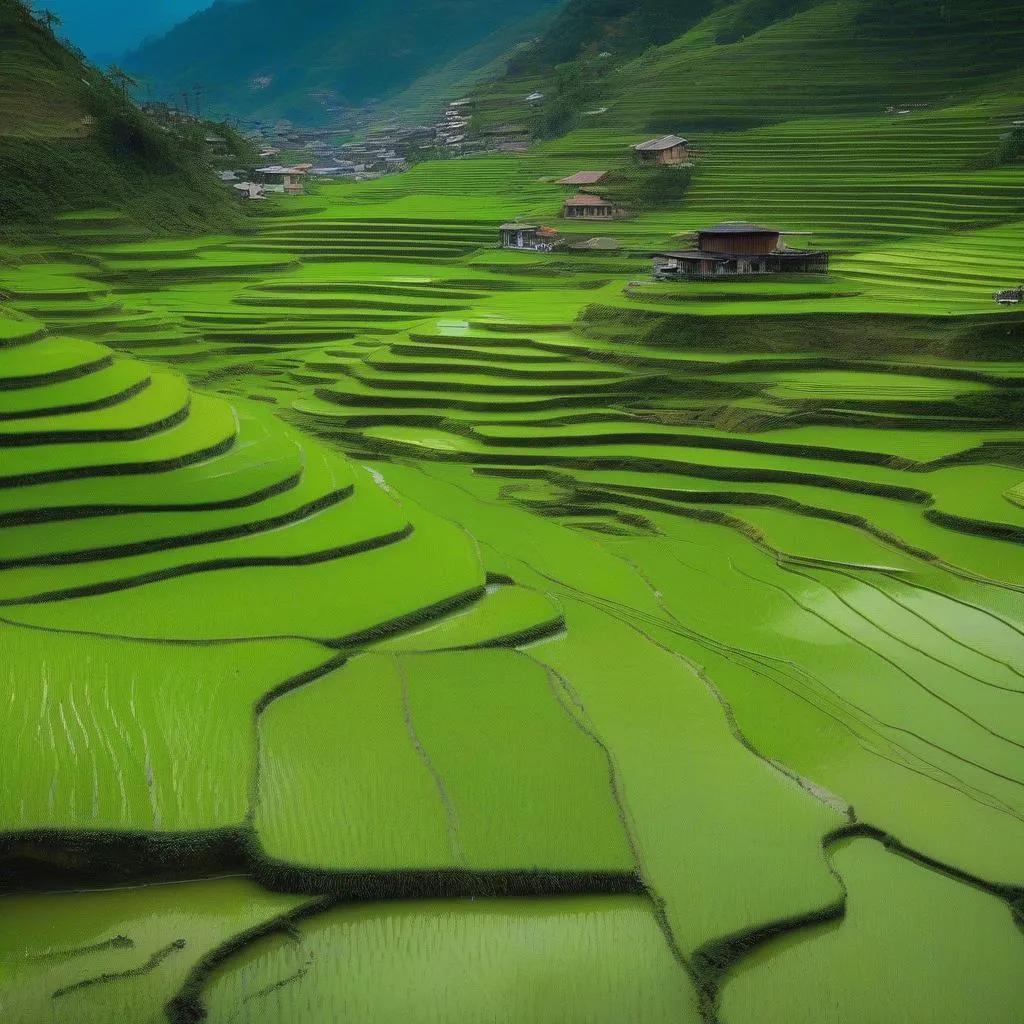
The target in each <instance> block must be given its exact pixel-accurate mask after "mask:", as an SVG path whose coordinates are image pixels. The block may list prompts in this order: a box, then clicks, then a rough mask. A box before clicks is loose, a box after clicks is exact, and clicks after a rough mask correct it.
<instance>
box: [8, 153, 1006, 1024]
mask: <svg viewBox="0 0 1024 1024" xmlns="http://www.w3.org/2000/svg"><path fill="white" fill-rule="evenodd" d="M485 163H486V162H482V163H481V166H484V164H485ZM495 163H497V162H495ZM505 166H512V163H511V162H509V161H506V162H505ZM416 173H417V172H413V175H411V176H410V177H411V178H412V184H411V185H407V186H406V187H408V188H413V187H414V186H415V178H414V175H415V174H416ZM456 173H457V169H456V170H455V171H453V172H452V174H453V175H454V174H456ZM517 173H518V172H517ZM523 174H524V175H525V174H526V172H525V171H524V172H523ZM524 180H525V179H524ZM448 184H449V185H450V186H451V189H452V193H453V194H451V195H448V196H446V195H444V194H442V193H443V191H444V190H443V189H441V188H438V189H437V190H436V191H435V193H434V195H433V197H432V199H431V200H430V201H429V202H427V201H425V200H422V199H417V198H416V197H413V196H401V195H394V194H391V193H390V192H389V191H388V190H389V189H393V188H394V187H395V186H393V185H391V184H390V183H388V182H383V183H381V184H380V185H379V186H376V191H373V190H367V193H366V195H364V196H362V200H361V201H356V200H354V199H353V198H352V195H351V194H350V193H348V192H345V191H344V190H339V191H337V192H334V191H333V190H331V189H325V190H324V193H323V195H321V196H320V197H315V198H312V199H309V200H295V201H294V205H291V206H285V205H283V204H282V206H281V207H280V213H279V215H277V216H272V217H269V216H268V217H267V218H266V220H265V222H264V226H263V227H261V229H260V230H259V231H258V232H257V233H256V234H255V235H252V236H248V237H245V238H226V237H225V238H208V239H199V240H190V241H181V242H161V241H152V240H143V239H136V238H133V237H131V233H130V232H128V231H127V229H124V228H123V227H122V226H121V225H120V223H119V221H118V220H117V218H115V217H112V216H109V215H101V214H99V213H97V214H94V215H82V216H78V217H76V218H69V219H68V220H67V221H66V224H65V230H66V238H65V240H64V242H63V243H61V244H59V245H57V246H56V247H55V246H53V245H51V246H49V247H48V248H41V247H37V248H35V249H32V250H26V252H25V261H24V263H23V264H22V265H21V266H20V267H18V268H17V269H9V268H8V269H0V291H2V292H3V293H4V294H5V295H6V296H8V301H7V302H6V303H5V312H4V313H3V315H2V317H0V447H2V464H0V638H2V643H3V649H4V652H5V658H4V661H3V665H2V668H0V671H2V672H3V674H4V676H5V677H6V679H7V682H8V686H7V687H6V688H5V692H4V693H3V695H2V696H0V736H2V743H3V749H4V752H5V757H4V771H3V773H2V774H0V817H2V825H0V829H2V836H0V882H2V883H3V888H4V893H5V894H4V895H2V896H0V919H2V920H3V922H4V924H3V926H2V927H0V1017H2V1018H3V1019H4V1020H9V1021H18V1022H24V1024H36V1022H39V1024H44V1022H46V1024H48V1022H51V1021H54V1022H56V1021H74V1022H76V1024H92V1022H95V1024H107V1022H109V1021H110V1020H115V1019H120V1020H125V1021H132V1022H157V1021H164V1020H170V1021H172V1022H177V1024H180V1022H184V1021H198V1020H202V1019H206V1020H210V1021H215V1022H227V1021H247V1022H254V1024H256V1022H259V1024H278V1022H280V1024H285V1022H292V1021H297V1020H308V1021H321V1020H323V1021H326V1020H352V1021H367V1022H369V1021H373V1022H391V1021H396V1020H401V1019H407V1020H415V1021H418V1022H421V1024H431V1022H437V1024H441V1022H445V1024H451V1022H456V1024H461V1022H466V1024H469V1022H480V1021H495V1022H497V1021H502V1022H506V1021H507V1022H509V1024H512V1022H526V1021H529V1022H531V1024H567V1022H572V1024H577V1022H578V1024H584V1022H590V1024H605V1022H608V1024H611V1022H615V1024H625V1022H637V1024H660V1022H664V1021H673V1022H699V1021H702V1022H705V1024H710V1022H714V1021H720V1022H723V1024H748V1022H749V1024H755V1022H756V1024H776V1022H777V1024H783V1022H785V1024H798V1022H803V1024H819V1022H822V1021H826V1020H827V1021H829V1022H842V1024H847V1022H849V1024H854V1022H859V1024H863V1022H882V1021H886V1022H890V1021H891V1022H896V1021H899V1022H915V1024H916V1022H920V1024H925V1022H928V1024H935V1022H940V1021H941V1022H943V1024H953V1022H964V1024H968V1022H978V1021H982V1020H983V1021H986V1022H988V1024H1015V1022H1016V1024H1019V1022H1020V1020H1021V1018H1020V981H1021V978H1022V977H1024V941H1022V939H1024V935H1022V919H1024V887H1022V886H1024V872H1022V869H1024V755H1022V747H1024V712H1022V707H1024V695H1022V691H1024V601H1022V589H1024V554H1022V551H1024V548H1022V546H1021V541H1022V540H1024V430H1022V429H1021V423H1022V420H1024V361H1022V357H1021V347H1020V341H1019V339H1020V336H1021V334H1020V332H1021V319H1022V318H1021V315H1020V313H1019V312H1014V311H1013V310H1000V309H996V308H995V307H994V306H993V305H992V303H991V301H990V299H989V297H988V296H989V291H990V282H989V281H988V279H987V278H986V276H985V270H984V268H985V267H986V266H989V265H991V263H992V261H993V259H994V256H993V254H998V257H999V259H1000V260H1001V261H1002V262H1003V264H1004V265H1005V263H1006V261H1011V262H1012V261H1013V260H1016V261H1017V263H1018V264H1019V263H1020V262H1021V261H1022V259H1024V257H1022V256H1021V250H1020V247H1019V244H1016V243H1015V242H1014V241H1013V239H1014V238H1016V239H1017V240H1018V242H1019V238H1020V230H1021V227H1022V225H1021V224H1020V223H1019V222H1017V223H1016V224H1009V225H1005V226H1003V227H999V226H992V227H987V228H984V227H983V228H979V229H978V230H976V231H974V232H972V233H970V234H968V235H966V236H960V237H958V238H957V239H955V240H954V239H953V238H952V236H945V235H943V234H942V233H941V230H939V231H938V232H935V233H932V234H931V235H927V236H922V237H921V238H918V239H915V240H908V239H907V238H906V237H903V236H901V240H897V241H891V240H890V241H887V239H886V232H885V231H884V230H876V231H874V232H872V230H871V228H870V225H869V226H867V227H864V226H862V230H863V232H864V235H863V237H862V239H861V241H860V242H859V244H858V246H853V245H851V247H850V248H849V249H848V250H847V251H845V253H844V254H843V255H842V257H841V258H840V259H838V260H837V264H836V271H835V273H834V274H833V276H832V277H831V278H829V279H828V280H824V281H812V282H811V283H806V282H805V283H799V284H793V283H788V282H782V283H776V284H772V283H766V282H761V283H756V284H750V283H742V282H734V283H731V284H722V285H717V284H714V285H711V284H709V285H693V286H679V285H676V286H672V285H657V284H654V283H653V282H649V281H647V280H646V278H644V276H643V266H644V264H643V261H642V260H640V258H639V257H634V256H632V255H630V254H629V253H627V254H626V255H620V256H604V255H601V254H596V255H592V256H587V257H583V258H576V259H575V262H573V258H572V257H565V256H559V255H546V256H544V255H532V254H523V253H515V254H505V253H501V252H499V251H498V250H496V249H495V248H494V247H493V239H494V231H493V225H494V223H495V222H496V221H498V220H500V217H499V215H501V214H503V215H504V216H506V217H507V216H508V213H507V212H503V211H502V210H500V209H498V208H495V209H494V210H491V209H489V208H487V207H486V204H484V205H483V207H481V204H478V203H475V202H473V203H467V202H465V201H464V200H462V199H461V198H460V197H459V196H458V195H457V194H455V193H457V185H458V182H457V181H454V180H449V181H448ZM989 197H990V198H991V199H992V201H994V202H1002V201H1003V198H1004V197H1003V194H1002V193H1000V192H999V191H998V190H995V191H993V192H991V193H990V194H989ZM357 199H358V196H357ZM695 201H698V202H699V201H701V200H700V196H699V195H698V196H697V197H696V200H695ZM979 202H981V200H979ZM470 207H472V211H473V212H472V213H471V214H470V213H467V212H466V211H467V209H469V208H470ZM492 213H493V214H494V216H491V215H492ZM651 230H652V231H655V232H656V231H657V230H659V229H658V228H657V226H655V227H653V228H651ZM1015 232H1016V234H1015ZM898 233H899V232H894V234H898ZM642 248H643V240H642V239H641V240H640V241H639V242H637V245H636V247H635V250H634V251H640V250H642ZM954 250H955V252H956V253H957V254H958V257H957V260H954V259H953V258H952V256H949V260H948V262H947V263H946V264H944V263H943V253H946V254H947V255H948V254H951V253H953V252H954ZM965 252H969V253H971V254H972V255H971V256H970V257H969V258H965V257H964V256H963V254H964V253H965ZM915 259H916V260H917V262H916V263H915ZM915 266H916V267H918V268H919V270H918V271H915ZM925 266H927V267H928V271H927V276H928V278H929V280H930V284H929V285H928V286H927V287H922V286H920V285H921V282H920V280H915V278H914V275H915V273H917V272H919V273H920V274H922V275H924V271H923V270H921V269H920V268H923V267H925ZM944 268H945V269H944ZM1019 270H1020V271H1024V267H1020V268H1019ZM638 276H639V279H640V281H641V283H638V284H637V285H636V286H635V287H633V288H626V289H625V290H624V289H623V285H624V283H625V281H627V280H630V279H635V278H637V277H638ZM55 934H56V935H59V936H60V941H59V942H55V941H54V936H55ZM453 979H456V980H455V981H453Z"/></svg>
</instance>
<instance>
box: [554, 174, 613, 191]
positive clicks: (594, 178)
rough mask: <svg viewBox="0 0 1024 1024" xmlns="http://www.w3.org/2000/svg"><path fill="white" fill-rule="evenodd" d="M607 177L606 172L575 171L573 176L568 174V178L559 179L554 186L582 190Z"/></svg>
mask: <svg viewBox="0 0 1024 1024" xmlns="http://www.w3.org/2000/svg"><path fill="white" fill-rule="evenodd" d="M607 177H608V172H607V171H577V172H576V173H575V174H570V175H569V177H568V178H561V179H560V180H559V181H557V182H556V184H558V185H565V186H567V187H569V188H574V189H575V188H583V187H585V186H587V185H596V184H598V182H601V181H604V179H605V178H607Z"/></svg>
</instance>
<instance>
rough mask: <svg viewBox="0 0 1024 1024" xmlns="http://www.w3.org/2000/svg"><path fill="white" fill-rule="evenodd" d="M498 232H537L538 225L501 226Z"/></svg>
mask: <svg viewBox="0 0 1024 1024" xmlns="http://www.w3.org/2000/svg"><path fill="white" fill-rule="evenodd" d="M498 230H499V231H539V230H540V225H539V224H502V225H501V227H500V228H498Z"/></svg>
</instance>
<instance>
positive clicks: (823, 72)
mask: <svg viewBox="0 0 1024 1024" xmlns="http://www.w3.org/2000/svg"><path fill="white" fill-rule="evenodd" d="M587 2H588V3H589V4H590V6H591V7H592V8H593V7H596V6H598V4H599V0H587ZM657 6H658V2H657V0H645V2H642V3H640V4H638V5H637V10H638V11H642V10H646V9H648V8H649V9H651V10H653V9H655V8H657ZM698 6H699V5H698ZM705 6H706V7H708V8H709V7H710V6H711V5H710V4H708V5H705ZM716 6H717V9H716V10H714V11H713V12H711V13H710V14H709V15H708V16H707V17H705V18H703V19H702V20H699V21H698V20H697V19H693V18H691V19H689V20H690V22H691V24H690V25H688V26H685V28H686V30H685V31H684V34H682V35H680V36H678V37H677V38H675V39H673V40H672V41H670V42H667V43H666V44H665V45H661V46H657V47H655V48H650V49H648V50H647V51H646V52H645V53H643V54H642V55H641V56H639V57H636V58H635V59H628V58H629V55H630V49H629V47H628V46H627V45H624V46H623V48H620V49H618V50H611V51H608V52H611V53H612V59H611V60H608V59H603V60H602V59H601V57H600V55H595V54H594V53H593V51H594V50H595V49H596V47H597V45H599V44H598V43H597V40H598V39H607V37H608V36H609V34H612V29H613V28H614V27H615V25H616V24H617V23H616V22H614V21H607V20H606V21H604V22H599V23H598V27H599V28H600V29H601V31H598V29H597V28H595V27H593V26H591V30H590V32H588V33H577V34H576V36H575V37H573V38H574V39H575V40H576V41H579V42H580V44H581V46H582V47H583V48H582V50H577V51H576V52H574V53H568V52H565V51H566V48H565V46H564V45H563V46H562V47H561V48H559V47H556V46H555V41H554V39H553V38H552V37H550V36H549V37H545V38H544V39H542V40H541V41H540V42H539V43H538V45H537V47H536V48H535V50H534V51H533V56H531V57H530V58H528V59H524V60H523V61H521V62H519V63H517V64H516V65H514V66H513V67H512V68H511V69H510V72H511V73H510V77H509V78H506V79H504V80H502V81H499V82H497V83H495V84H494V85H493V86H492V87H491V88H490V89H489V90H487V91H485V92H484V94H483V95H482V97H481V101H482V102H481V112H482V116H483V117H484V119H490V118H493V119H496V120H501V119H504V118H505V117H507V115H508V113H509V112H508V109H507V108H508V103H507V99H506V97H508V96H518V95H519V94H520V93H521V92H522V86H523V84H524V83H527V82H528V83H529V84H530V85H531V87H532V86H534V85H536V84H537V83H538V82H546V83H547V85H548V87H550V88H549V100H550V102H556V101H557V99H558V96H559V93H560V92H565V91H566V84H565V83H566V82H568V88H569V89H570V90H571V89H575V88H578V83H579V82H580V80H581V79H586V80H587V82H588V83H589V89H588V93H587V95H586V96H585V97H584V98H583V99H584V100H585V102H584V103H582V104H581V105H580V109H583V107H584V106H588V105H589V106H598V105H599V103H601V104H604V105H606V106H607V107H608V108H609V110H608V114H607V116H605V117H603V118H602V120H601V126H612V125H614V126H615V127H617V128H620V129H633V130H636V131H638V132H655V131H662V130H665V131H668V130H672V131H678V130H680V129H685V130H693V128H694V127H719V128H721V127H749V126H752V125H756V124H764V123H770V122H773V121H779V120H785V119H788V118H791V117H794V116H799V115H807V114H813V113H817V114H833V113H875V112H878V111H880V110H884V109H885V108H886V107H888V106H897V107H898V106H902V105H914V104H929V105H932V106H948V105H950V104H952V103H955V102H958V101H962V100H964V99H969V98H972V97H976V96H979V95H982V94H983V93H986V92H992V91H1007V90H1009V91H1012V90H1013V87H1014V86H1019V85H1020V83H1021V81H1022V80H1024V67H1022V60H1021V53H1022V52H1024V19H1022V17H1021V12H1022V7H1021V4H1020V3H1017V2H1008V0H960V2H958V3H950V4H944V5H940V4H936V3H933V2H931V0H897V2H895V3H893V2H884V3H883V2H881V0H817V2H814V0H805V2H797V0H740V2H738V3H730V4H725V5H716ZM687 9H688V10H691V11H692V10H694V8H692V7H688V8H687ZM569 11H570V8H567V9H566V15H568V13H569ZM563 17H564V16H563ZM694 22H695V23H694ZM557 27H558V26H557V24H556V26H555V28H556V29H557ZM552 31H554V29H553V30H552ZM612 38H614V35H612ZM590 39H593V40H594V42H588V40H590ZM651 41H652V42H655V41H656V40H654V39H652V40H651ZM627 42H628V37H627ZM609 45H611V44H609ZM588 46H589V49H588V48H587V47H588ZM581 53H582V56H579V55H580V54H581ZM576 57H579V59H578V61H577V63H576V65H575V66H574V67H573V68H572V69H571V71H572V74H571V75H568V76H567V75H565V74H564V73H563V74H562V76H558V75H557V74H556V71H555V63H556V62H557V61H558V60H563V59H564V60H568V59H572V58H576ZM559 77H561V79H562V83H561V84H560V83H559ZM541 88H544V86H543V85H542V86H541ZM546 91H548V90H546ZM570 98H571V97H570ZM518 113H519V116H520V117H521V116H522V114H521V111H519V112H518ZM542 116H543V110H542V111H540V112H539V113H538V119H540V118H541V117H542Z"/></svg>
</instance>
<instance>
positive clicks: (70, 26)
mask: <svg viewBox="0 0 1024 1024" xmlns="http://www.w3.org/2000/svg"><path fill="white" fill-rule="evenodd" d="M209 2H210V0H146V2H145V3H139V2H138V0H46V2H45V4H44V5H43V6H46V7H47V8H48V9H49V10H51V11H53V13H54V14H56V15H57V16H58V17H59V18H60V19H61V23H62V24H61V29H60V34H61V35H63V36H66V37H67V38H68V39H70V40H71V41H72V42H73V43H74V44H75V46H78V47H81V49H82V50H84V51H85V53H86V54H87V55H88V56H89V57H90V59H92V60H94V61H96V62H97V63H101V64H106V63H110V62H111V61H112V60H114V59H118V58H120V56H121V55H122V54H124V53H127V52H128V51H129V50H134V49H135V48H136V47H138V46H141V45H142V43H143V42H144V41H145V40H146V39H148V38H149V37H150V36H156V35H161V34H163V33H165V32H167V31H168V30H169V29H170V28H171V27H172V26H173V25H175V24H177V23H178V22H179V21H182V20H183V19H185V18H187V17H188V16H189V15H190V14H194V13H195V12H196V11H198V10H199V9H200V8H202V7H206V6H207V5H208V4H209Z"/></svg>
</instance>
